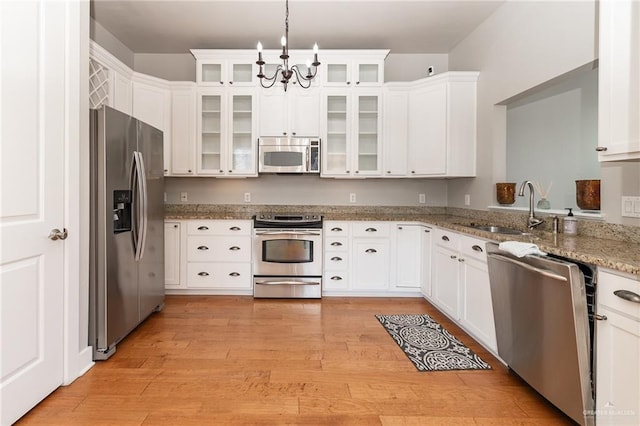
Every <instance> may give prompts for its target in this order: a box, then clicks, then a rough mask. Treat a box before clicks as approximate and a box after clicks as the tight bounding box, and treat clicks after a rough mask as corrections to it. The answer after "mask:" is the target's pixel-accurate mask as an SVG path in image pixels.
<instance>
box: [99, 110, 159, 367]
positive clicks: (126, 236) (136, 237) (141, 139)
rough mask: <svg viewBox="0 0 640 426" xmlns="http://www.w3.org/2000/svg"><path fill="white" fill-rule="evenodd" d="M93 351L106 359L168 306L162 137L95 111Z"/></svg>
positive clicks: (124, 117)
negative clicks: (128, 337)
mask: <svg viewBox="0 0 640 426" xmlns="http://www.w3.org/2000/svg"><path fill="white" fill-rule="evenodd" d="M90 114H91V120H90V122H91V147H90V152H91V182H90V184H91V237H90V240H91V242H90V282H89V344H90V345H91V346H93V358H94V359H95V360H103V359H107V358H109V357H110V356H111V355H113V353H114V352H115V348H116V344H117V343H118V342H119V341H120V340H122V339H123V338H124V337H125V336H126V335H127V334H129V333H130V332H131V331H132V330H133V329H134V328H136V327H137V326H138V324H140V323H141V322H142V321H143V320H144V319H146V318H147V317H148V316H149V315H150V314H151V313H153V312H155V311H159V310H160V309H162V307H163V305H164V165H163V148H162V143H163V142H162V131H160V130H158V129H156V128H154V127H152V126H150V125H148V124H146V123H143V122H142V121H139V120H137V119H135V118H133V117H130V116H128V115H127V114H124V113H121V112H119V111H116V110H114V109H112V108H109V107H106V106H105V107H101V108H100V109H97V110H91V111H90Z"/></svg>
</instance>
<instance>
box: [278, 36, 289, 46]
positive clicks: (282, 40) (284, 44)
mask: <svg viewBox="0 0 640 426" xmlns="http://www.w3.org/2000/svg"><path fill="white" fill-rule="evenodd" d="M280 44H282V47H284V46H286V45H287V39H286V38H285V37H284V36H282V38H281V39H280Z"/></svg>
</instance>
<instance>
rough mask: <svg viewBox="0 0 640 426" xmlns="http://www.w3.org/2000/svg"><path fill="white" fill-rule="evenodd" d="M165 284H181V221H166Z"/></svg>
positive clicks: (173, 285) (171, 285)
mask: <svg viewBox="0 0 640 426" xmlns="http://www.w3.org/2000/svg"><path fill="white" fill-rule="evenodd" d="M164 284H165V287H166V288H175V287H179V286H180V222H165V223H164Z"/></svg>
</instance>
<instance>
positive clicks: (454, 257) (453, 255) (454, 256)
mask: <svg viewBox="0 0 640 426" xmlns="http://www.w3.org/2000/svg"><path fill="white" fill-rule="evenodd" d="M449 257H450V258H452V259H456V258H457V257H458V256H456V255H455V254H452V255H451V256H449Z"/></svg>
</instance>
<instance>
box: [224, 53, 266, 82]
mask: <svg viewBox="0 0 640 426" xmlns="http://www.w3.org/2000/svg"><path fill="white" fill-rule="evenodd" d="M257 75H258V69H257V66H256V64H255V62H253V61H250V60H246V59H230V60H229V61H228V62H227V77H228V78H227V84H229V85H233V86H251V87H253V86H255V85H256V78H257V77H256V76H257Z"/></svg>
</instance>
